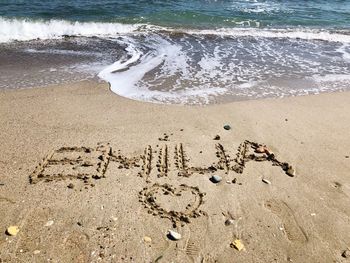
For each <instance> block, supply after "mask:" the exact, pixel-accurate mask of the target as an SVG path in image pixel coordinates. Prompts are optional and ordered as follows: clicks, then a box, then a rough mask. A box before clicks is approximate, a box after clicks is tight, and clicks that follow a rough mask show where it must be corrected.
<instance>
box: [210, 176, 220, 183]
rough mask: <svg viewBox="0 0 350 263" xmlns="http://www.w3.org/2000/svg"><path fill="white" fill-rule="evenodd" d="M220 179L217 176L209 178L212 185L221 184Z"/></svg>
mask: <svg viewBox="0 0 350 263" xmlns="http://www.w3.org/2000/svg"><path fill="white" fill-rule="evenodd" d="M221 180H222V177H221V176H219V175H213V176H212V177H210V181H212V182H213V183H215V184H216V183H219V182H221Z"/></svg>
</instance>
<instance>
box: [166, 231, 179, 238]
mask: <svg viewBox="0 0 350 263" xmlns="http://www.w3.org/2000/svg"><path fill="white" fill-rule="evenodd" d="M167 237H168V238H169V239H170V240H180V239H181V234H179V233H177V232H175V231H172V230H168V234H167Z"/></svg>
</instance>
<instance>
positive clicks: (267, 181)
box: [262, 179, 271, 184]
mask: <svg viewBox="0 0 350 263" xmlns="http://www.w3.org/2000/svg"><path fill="white" fill-rule="evenodd" d="M262 181H263V182H264V183H265V184H271V182H270V181H269V180H267V179H262Z"/></svg>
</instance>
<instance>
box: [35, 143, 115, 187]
mask: <svg viewBox="0 0 350 263" xmlns="http://www.w3.org/2000/svg"><path fill="white" fill-rule="evenodd" d="M110 156H111V147H110V146H109V145H108V144H100V145H98V146H97V147H96V148H88V147H61V148H59V149H58V150H53V151H52V152H50V153H49V154H48V155H47V156H46V157H45V158H44V159H43V160H42V162H41V163H39V165H38V166H37V167H36V168H35V170H34V171H33V173H32V174H31V175H30V176H29V180H30V183H31V184H35V183H37V182H40V181H46V182H49V181H57V180H64V179H68V178H70V179H82V180H84V181H88V180H89V179H91V178H94V179H99V178H102V177H104V174H105V172H106V170H107V167H108V164H109V161H110Z"/></svg>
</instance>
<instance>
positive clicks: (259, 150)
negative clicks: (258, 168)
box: [255, 146, 266, 153]
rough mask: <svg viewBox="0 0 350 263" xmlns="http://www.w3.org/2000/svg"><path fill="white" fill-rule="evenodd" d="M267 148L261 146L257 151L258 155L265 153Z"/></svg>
mask: <svg viewBox="0 0 350 263" xmlns="http://www.w3.org/2000/svg"><path fill="white" fill-rule="evenodd" d="M265 151H266V147H265V146H259V147H258V148H256V149H255V152H256V153H265Z"/></svg>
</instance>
